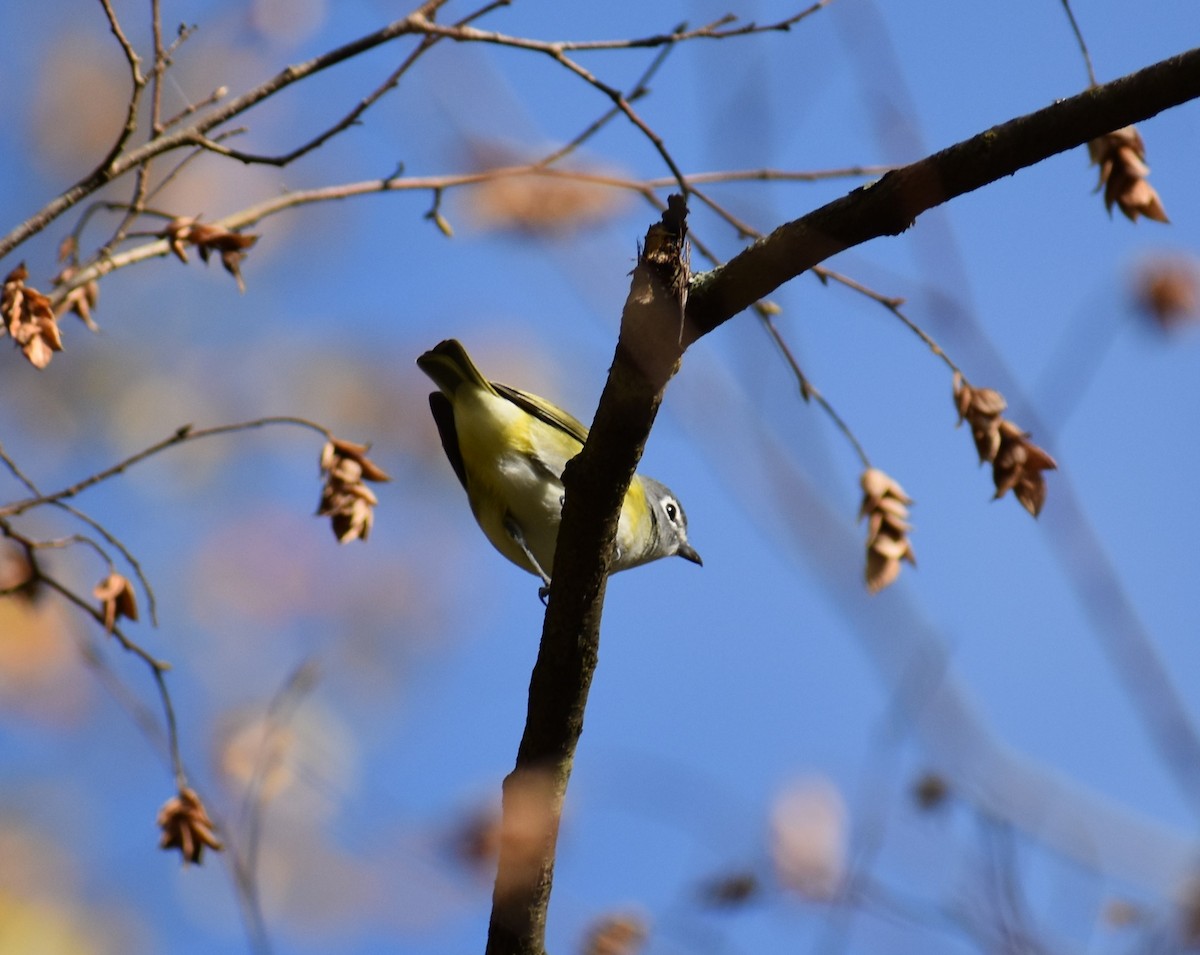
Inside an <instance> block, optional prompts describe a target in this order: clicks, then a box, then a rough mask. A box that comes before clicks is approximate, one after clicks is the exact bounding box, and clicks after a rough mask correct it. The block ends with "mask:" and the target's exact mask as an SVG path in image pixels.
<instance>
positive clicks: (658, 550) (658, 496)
mask: <svg viewBox="0 0 1200 955" xmlns="http://www.w3.org/2000/svg"><path fill="white" fill-rule="evenodd" d="M639 476H640V475H639ZM642 483H643V485H644V486H645V491H646V503H647V505H649V507H650V517H651V523H652V525H653V530H652V531H651V534H652V536H653V542H652V544H651V546H650V548H649V551H648V553H647V554H646V555H645V558H644V559H645V560H657V559H658V558H659V557H672V556H675V555H678V556H679V557H683V558H685V559H686V560H690V561H691V562H692V563H693V564H700V565H702V566H703V564H704V561H702V560H701V559H700V555H699V554H698V553H696V549H695V548H694V547H692V545H691V544H689V543H688V536H687V515H686V514H685V513H684V512H683V505H682V504H680V503H679V499H678V498H677V497H676V496H675V495H674V494H673V493H672V492H671V489H670V488H669V487H667V486H666V485H665V484H660V483H659V482H658V481H656V480H654V479H653V478H648V477H642Z"/></svg>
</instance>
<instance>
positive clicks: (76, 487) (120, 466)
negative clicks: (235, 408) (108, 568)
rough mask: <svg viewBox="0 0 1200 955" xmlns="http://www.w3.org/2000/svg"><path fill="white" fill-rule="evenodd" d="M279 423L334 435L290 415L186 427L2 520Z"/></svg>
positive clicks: (3, 513) (4, 512)
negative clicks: (201, 443)
mask: <svg viewBox="0 0 1200 955" xmlns="http://www.w3.org/2000/svg"><path fill="white" fill-rule="evenodd" d="M277 424H293V425H298V426H300V427H304V428H309V429H311V430H313V431H316V432H317V433H318V434H321V435H324V437H325V438H326V439H329V438H331V437H332V436H331V435H330V433H329V430H328V429H327V428H324V427H322V426H321V425H319V424H317V423H316V422H314V421H309V420H308V419H306V418H297V417H292V416H290V415H274V416H269V417H264V418H256V419H255V420H253V421H242V422H239V423H237V424H222V425H216V426H214V427H211V428H193V427H191V426H190V425H184V426H183V427H181V428H179V429H178V430H177V431H175V433H174V434H172V435H171V436H170V437H169V438H164V439H163V440H162V441H158V442H156V443H155V444H152V445H150V446H149V447H147V448H144V449H142V450H141V451H138V452H137V453H136V454H132V455H130V456H129V457H127V458H125V459H124V460H122V461H118V462H117V463H116V464H114V465H112V466H111V467H108V468H105V469H104V470H103V471H98V472H96V473H95V474H92V475H89V476H88V477H86V478H84V479H83V480H82V481H78V482H76V483H75V484H72V485H71V486H70V487H66V488H63V489H62V490H59V491H55V492H54V493H52V494H38V495H35V496H33V497H28V498H25V499H24V500H21V501H14V502H13V503H11V504H7V505H5V506H4V507H0V518H8V517H16V516H17V515H19V514H23V513H25V512H26V511H28V510H31V509H32V508H35V507H40V506H42V505H43V504H54V503H55V502H58V501H65V500H67V499H69V498H73V497H75V496H76V495H78V494H81V493H82V492H83V491H86V490H87V489H88V488H90V487H94V486H95V485H97V484H100V483H101V482H103V481H107V480H108V479H109V478H112V477H116V476H117V475H118V474H122V473H123V472H124V471H126V470H127V469H128V468H130V467H132V466H133V465H135V464H137V463H139V462H141V461H145V460H146V459H147V458H151V457H153V456H154V455H156V454H159V453H160V452H162V451H165V450H166V449H167V448H171V447H175V446H176V445H179V444H184V443H186V442H189V441H196V440H199V439H201V438H210V437H213V436H215V435H219V434H233V433H235V432H239V431H248V430H251V429H253V428H263V427H267V426H270V425H277Z"/></svg>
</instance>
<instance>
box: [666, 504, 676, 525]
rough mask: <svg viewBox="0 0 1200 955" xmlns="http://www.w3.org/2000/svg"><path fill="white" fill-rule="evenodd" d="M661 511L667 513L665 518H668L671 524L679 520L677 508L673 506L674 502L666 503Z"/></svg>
mask: <svg viewBox="0 0 1200 955" xmlns="http://www.w3.org/2000/svg"><path fill="white" fill-rule="evenodd" d="M663 510H664V511H666V512H667V517H668V518H670V520H671V523H672V524H674V523H675V522H676V521H677V520H679V508H678V507H676V506H675V502H674V501H667V503H666V504H664V505H663Z"/></svg>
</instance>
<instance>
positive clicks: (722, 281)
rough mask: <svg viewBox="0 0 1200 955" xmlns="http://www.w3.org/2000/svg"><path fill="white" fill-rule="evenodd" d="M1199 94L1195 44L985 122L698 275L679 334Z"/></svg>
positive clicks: (701, 330)
mask: <svg viewBox="0 0 1200 955" xmlns="http://www.w3.org/2000/svg"><path fill="white" fill-rule="evenodd" d="M1197 96H1200V49H1197V50H1192V51H1190V52H1188V53H1182V54H1180V55H1179V56H1175V57H1172V58H1170V59H1168V60H1163V61H1162V62H1160V63H1156V64H1154V65H1153V66H1149V67H1146V68H1145V69H1143V70H1139V71H1138V72H1137V73H1133V74H1131V75H1129V76H1126V77H1123V78H1122V79H1119V80H1115V81H1113V82H1111V83H1106V84H1105V85H1104V86H1100V87H1097V88H1095V89H1092V90H1088V91H1087V92H1085V93H1081V94H1079V95H1077V96H1073V97H1071V98H1070V99H1066V100H1061V101H1059V102H1057V103H1054V104H1053V105H1051V106H1048V107H1046V108H1045V109H1042V110H1039V111H1038V112H1036V113H1031V114H1029V115H1027V116H1022V117H1020V118H1019V119H1014V120H1011V121H1009V122H1007V123H1005V124H1003V125H1001V126H996V127H993V128H992V129H989V130H986V131H985V132H982V133H980V134H978V135H977V136H974V137H972V138H971V139H968V140H965V141H964V142H961V143H958V144H957V145H955V146H951V147H950V148H948V149H945V150H943V151H941V152H939V153H936V154H934V155H932V156H929V157H927V158H925V159H922V160H919V161H918V162H915V163H912V164H911V165H909V166H905V167H904V168H903V169H899V170H896V171H894V172H891V173H888V174H887V175H885V176H884V177H883V178H882V179H880V180H879V181H878V182H875V183H872V184H870V185H868V186H863V187H861V188H859V189H856V190H855V191H854V192H852V193H850V194H849V195H847V196H844V197H843V198H841V199H837V200H835V201H833V202H831V203H829V204H827V205H825V206H822V207H821V208H820V209H817V210H815V211H814V212H810V213H809V214H808V215H806V216H803V217H802V218H800V219H796V220H794V221H792V222H788V223H785V224H784V225H782V226H780V227H779V228H777V229H776V230H775V231H774V232H772V233H771V235H769V236H768V237H767V238H765V239H763V240H761V241H759V242H756V243H755V244H754V245H752V246H750V247H749V248H748V249H746V250H745V251H743V252H741V253H740V254H738V255H737V256H735V257H734V258H733V259H732V260H730V261H729V263H727V264H726V265H725V266H723V267H721V268H720V269H716V270H714V271H713V272H710V273H708V274H706V275H701V276H698V277H697V279H696V281H695V282H694V283H693V288H692V294H691V296H690V298H689V299H688V320H689V331H688V335H689V341H695V340H696V339H698V338H700V337H702V336H703V335H706V334H707V333H708V332H710V331H712V330H713V329H714V328H716V327H717V326H718V325H720V324H721V323H723V322H725V321H728V320H729V319H730V318H732V317H733V316H734V315H736V314H738V313H739V312H741V311H742V310H743V309H745V308H748V307H749V306H750V305H752V304H753V303H754V302H756V301H758V300H759V299H761V298H763V297H764V296H766V295H769V294H770V293H771V292H772V291H773V290H774V289H776V288H778V287H779V286H780V285H782V284H783V283H784V282H786V281H788V280H789V279H792V278H795V277H796V276H797V275H799V274H800V273H802V272H804V271H806V270H807V269H810V268H812V267H813V266H814V265H818V264H820V263H821V262H823V261H824V260H825V259H827V258H829V257H830V256H832V255H835V254H837V253H838V252H841V251H843V250H845V249H848V248H851V247H852V246H855V245H860V244H862V243H864V242H867V241H869V240H870V239H874V238H878V237H880V236H884V235H899V234H900V233H901V232H903V231H904V230H905V229H907V228H908V227H909V226H910V225H911V224H912V223H913V221H914V220H915V219H916V217H917V216H918V215H920V214H921V213H922V212H925V211H927V210H928V209H931V208H933V207H934V206H937V205H941V204H942V203H944V202H947V201H948V200H950V199H953V198H954V197H956V196H960V195H962V194H964V193H967V192H971V191H972V190H974V189H978V188H979V187H980V186H984V185H987V184H988V183H990V182H995V181H996V180H997V179H1000V178H1003V177H1004V176H1009V175H1012V174H1013V173H1014V172H1016V171H1017V170H1019V169H1023V168H1025V167H1026V166H1031V165H1033V164H1034V163H1037V162H1040V161H1041V160H1043V159H1046V158H1047V157H1049V156H1053V155H1055V154H1057V153H1060V152H1064V151H1065V150H1068V149H1072V148H1074V147H1076V146H1079V145H1082V144H1083V143H1086V142H1088V141H1089V140H1091V139H1095V138H1096V137H1097V136H1100V135H1103V134H1104V133H1105V132H1107V131H1109V130H1111V129H1116V128H1119V127H1121V126H1126V125H1129V124H1131V123H1135V122H1139V121H1141V120H1144V119H1147V118H1149V117H1150V116H1154V115H1155V114H1157V113H1159V112H1161V111H1162V110H1164V109H1169V108H1170V107H1172V106H1178V105H1179V104H1180V103H1184V102H1187V101H1188V100H1191V99H1195V98H1196V97H1197Z"/></svg>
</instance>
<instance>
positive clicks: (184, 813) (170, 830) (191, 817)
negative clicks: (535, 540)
mask: <svg viewBox="0 0 1200 955" xmlns="http://www.w3.org/2000/svg"><path fill="white" fill-rule="evenodd" d="M158 827H159V828H160V829H161V830H162V839H161V840H160V841H159V844H158V846H159V848H160V849H178V850H179V854H180V855H181V856H183V863H184V865H187V864H188V863H189V862H191V863H194V864H196V865H199V864H200V863H201V862H203V861H204V850H205V849H212V850H213V852H220V851H221V850H222V849H223V848H224V847H223V846H222V845H221V840H220V839H218V838H217V827H216V826H215V825H214V824H213V821H212V820H211V819H210V818H209V816H208V811H207V810H206V809H205V808H204V803H202V802H201V801H200V797H199V796H198V795H196V792H195V791H194V790H192V789H189V788H188V787H187V786H184V787H182V788H181V789H180V790H179V793H178V794H177V795H175V796H172V797H171V798H170V799H168V800H167V801H166V803H164V804H163V807H162V809H160V810H159V811H158Z"/></svg>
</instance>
